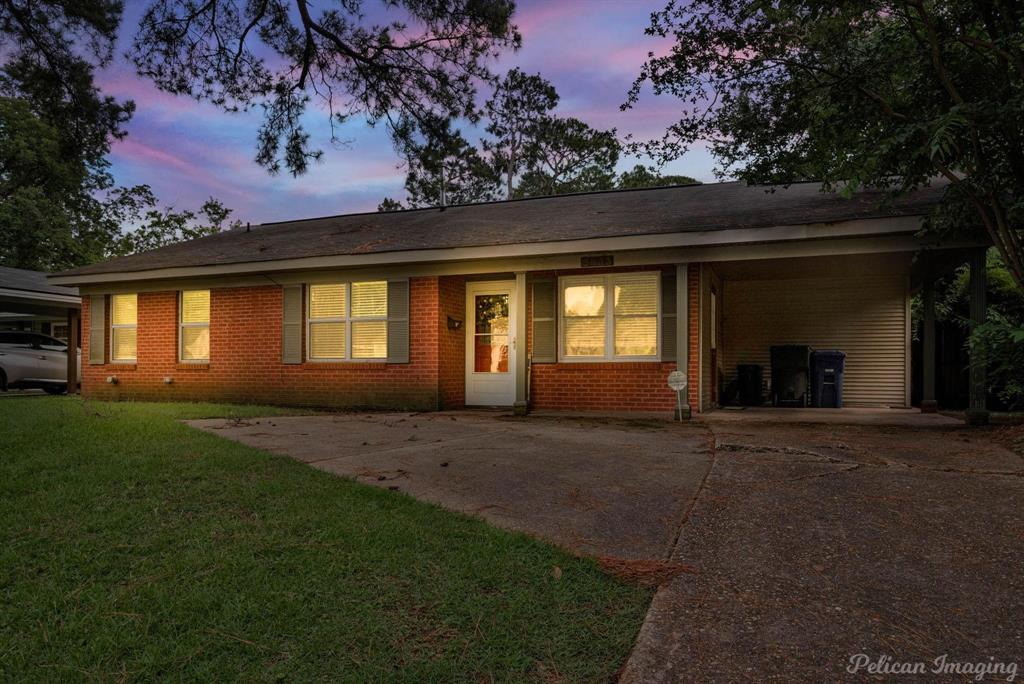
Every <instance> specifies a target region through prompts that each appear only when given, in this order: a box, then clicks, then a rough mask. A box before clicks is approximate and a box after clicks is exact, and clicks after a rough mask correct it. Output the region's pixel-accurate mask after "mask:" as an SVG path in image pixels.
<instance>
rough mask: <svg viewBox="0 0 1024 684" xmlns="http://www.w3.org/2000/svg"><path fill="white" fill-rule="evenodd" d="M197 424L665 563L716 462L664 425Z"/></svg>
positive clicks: (503, 519) (491, 417)
mask: <svg viewBox="0 0 1024 684" xmlns="http://www.w3.org/2000/svg"><path fill="white" fill-rule="evenodd" d="M189 424H190V425H193V426H195V427H199V428H201V429H204V430H209V431H211V432H215V433H216V434H218V435H220V436H222V437H229V438H231V439H235V440H238V441H240V442H243V443H245V444H249V445H251V446H255V447H258V448H260V449H265V450H267V451H271V452H274V453H279V454H285V455H288V456H291V457H293V458H296V459H298V460H300V461H303V462H305V463H309V464H310V465H312V466H314V467H316V468H320V469H321V470H326V471H328V472H332V473H336V474H338V475H342V476H345V477H351V478H354V479H356V480H358V481H360V482H365V483H368V484H372V485H377V486H381V487H387V488H389V489H395V490H398V491H402V492H406V493H408V494H411V495H413V496H415V497H417V498H420V499H423V500H424V501H430V502H433V503H436V504H440V505H442V506H444V507H446V508H449V509H452V510H455V511H460V512H464V513H471V514H474V515H479V516H481V517H483V518H484V519H486V520H487V521H488V522H491V523H492V524H494V525H497V526H499V527H504V528H506V529H511V530H516V531H519V532H526V533H528V534H531V535H534V536H537V537H540V538H543V539H547V540H549V541H551V542H554V543H556V544H558V545H560V546H563V547H565V548H567V549H569V550H571V551H574V552H576V553H580V554H585V555H594V556H613V557H620V558H627V559H664V558H666V557H667V556H668V555H669V554H670V553H671V550H672V548H673V545H674V543H675V539H676V532H677V531H678V529H679V524H680V521H681V520H682V516H683V513H684V511H685V509H686V508H687V507H688V506H689V504H690V502H691V501H692V500H693V497H694V495H695V493H696V491H697V488H698V487H699V486H700V483H701V481H702V480H703V479H704V475H705V473H707V470H708V466H709V464H710V462H711V457H710V443H709V441H708V435H707V432H706V431H704V430H703V429H702V428H700V427H698V426H694V425H678V424H673V423H668V422H665V421H646V420H614V419H596V418H576V419H565V418H560V419H543V418H530V419H526V420H523V419H515V418H511V417H507V416H503V415H501V414H497V413H488V412H471V411H463V412H458V413H429V414H387V413H360V414H335V415H316V416H293V417H278V418H263V419H253V420H246V421H228V420H223V419H218V420H196V421H189Z"/></svg>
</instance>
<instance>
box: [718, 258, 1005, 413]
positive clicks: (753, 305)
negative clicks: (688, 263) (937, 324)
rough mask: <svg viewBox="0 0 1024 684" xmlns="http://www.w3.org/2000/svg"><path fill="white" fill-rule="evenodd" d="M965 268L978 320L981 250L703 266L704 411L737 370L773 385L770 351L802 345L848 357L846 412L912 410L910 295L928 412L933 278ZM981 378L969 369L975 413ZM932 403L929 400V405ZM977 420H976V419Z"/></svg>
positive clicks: (724, 394) (980, 402) (722, 397)
mask: <svg viewBox="0 0 1024 684" xmlns="http://www.w3.org/2000/svg"><path fill="white" fill-rule="evenodd" d="M965 261H969V262H970V264H971V274H972V276H971V279H972V288H971V290H972V301H971V314H972V315H971V317H972V320H975V321H981V320H984V316H985V311H984V308H985V301H984V293H985V282H984V281H985V270H984V263H985V262H984V248H969V249H964V248H959V249H942V250H939V249H935V250H931V251H927V252H921V251H918V250H914V251H911V250H909V249H908V250H905V251H891V252H885V253H861V254H847V255H842V254H831V255H823V256H808V257H791V258H777V259H745V260H735V261H716V262H709V263H706V264H704V265H703V267H702V270H701V276H700V281H701V286H700V290H699V302H698V306H699V311H700V314H699V315H700V318H701V321H702V325H701V330H702V334H701V336H700V339H699V340H698V343H699V345H700V350H701V353H700V355H699V356H700V359H701V368H700V374H699V378H700V387H699V394H700V399H701V405H702V406H711V407H714V406H719V405H721V404H723V403H725V402H726V401H728V399H729V396H728V395H729V390H730V389H731V388H733V387H735V386H736V383H737V375H738V373H737V367H738V366H739V365H740V364H756V365H758V366H761V367H762V368H763V372H764V378H765V381H766V382H767V379H768V378H769V377H770V367H771V361H770V351H769V350H770V348H771V347H772V346H774V345H807V346H809V347H811V348H814V349H819V350H831V349H835V350H840V351H843V352H844V353H845V354H846V369H845V382H844V390H843V405H844V406H849V407H860V408H909V407H910V405H911V396H910V395H911V312H910V302H911V295H912V294H913V293H915V292H921V294H922V301H923V305H924V306H923V313H924V320H923V321H922V326H921V334H922V338H923V340H924V357H925V358H924V364H923V367H924V379H925V397H924V398H925V400H926V401H924V402H923V403H922V410H924V411H929V410H932V411H934V410H935V404H934V401H933V400H934V365H935V364H934V351H933V350H934V333H933V330H934V328H933V320H934V301H933V299H934V298H933V297H932V296H931V287H930V285H931V282H932V281H933V280H934V278H935V277H936V275H937V274H938V273H941V272H945V271H947V270H949V269H950V268H951V267H955V266H957V265H960V264H962V263H964V262H965ZM929 354H931V356H929ZM984 385H985V381H984V372H983V369H974V370H972V382H971V396H972V407H974V408H976V409H977V410H980V411H983V410H984ZM928 400H932V401H928ZM979 417H980V416H979Z"/></svg>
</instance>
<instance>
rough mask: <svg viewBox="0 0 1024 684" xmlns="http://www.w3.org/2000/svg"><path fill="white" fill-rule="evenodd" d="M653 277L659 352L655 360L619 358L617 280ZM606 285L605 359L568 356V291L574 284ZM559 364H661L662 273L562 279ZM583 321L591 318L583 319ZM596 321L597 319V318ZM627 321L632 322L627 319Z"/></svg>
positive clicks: (656, 340)
mask: <svg viewBox="0 0 1024 684" xmlns="http://www.w3.org/2000/svg"><path fill="white" fill-rule="evenodd" d="M635 276H649V277H650V278H651V279H652V280H654V283H655V287H656V290H655V301H656V303H657V306H656V314H655V320H656V321H657V323H656V326H655V333H654V334H655V350H656V353H655V354H654V355H652V356H616V355H615V294H614V293H615V280H616V279H618V278H624V277H635ZM595 280H603V281H604V288H605V290H604V293H605V294H604V350H605V351H604V356H569V355H567V354H566V353H565V309H564V307H563V306H562V304H563V302H564V300H565V288H566V287H567V286H570V285H573V284H574V283H592V282H594V281H595ZM555 305H556V306H557V307H558V361H559V363H629V362H636V361H650V362H660V361H661V273H660V272H659V271H630V272H629V273H607V274H595V275H572V276H561V277H559V279H558V301H557V302H555ZM580 318H587V317H586V316H581V317H580ZM594 318H596V317H594ZM624 318H632V316H626V317H624Z"/></svg>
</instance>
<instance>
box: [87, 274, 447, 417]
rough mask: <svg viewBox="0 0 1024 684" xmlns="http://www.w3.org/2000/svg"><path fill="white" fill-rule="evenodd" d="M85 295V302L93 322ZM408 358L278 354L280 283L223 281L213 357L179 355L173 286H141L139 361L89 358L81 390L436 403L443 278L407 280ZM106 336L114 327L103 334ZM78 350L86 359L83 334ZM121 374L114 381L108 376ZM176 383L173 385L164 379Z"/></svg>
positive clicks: (214, 317) (279, 400)
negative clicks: (313, 358) (293, 360)
mask: <svg viewBox="0 0 1024 684" xmlns="http://www.w3.org/2000/svg"><path fill="white" fill-rule="evenodd" d="M88 302H89V298H88V297H85V298H84V301H83V305H82V324H83V326H84V327H83V329H84V330H88V329H89V328H88V326H89V304H88ZM409 304H410V312H411V320H410V331H409V337H410V349H409V361H410V362H409V363H408V364H387V363H362V362H349V363H315V362H306V363H302V364H295V365H288V364H283V363H281V313H282V311H281V307H282V290H281V288H279V287H277V286H266V287H244V288H218V289H214V290H212V291H211V293H210V363H209V364H206V365H201V366H197V365H192V364H179V363H178V361H177V357H178V330H177V317H178V311H177V308H178V307H177V293H176V292H174V291H167V292H143V293H140V294H139V317H138V360H137V363H135V364H132V365H126V364H112V363H107V364H104V365H90V364H88V363H83V368H82V394H83V396H85V397H88V398H97V399H142V400H158V401H159V400H205V401H233V402H266V403H273V404H301V405H309V406H346V407H347V406H379V407H390V408H410V409H420V410H429V409H434V408H437V405H438V336H439V333H440V330H439V323H438V321H439V307H438V280H437V278H413V279H412V280H411V281H410V287H409ZM106 337H107V339H108V340H109V331H108V332H107V335H106ZM82 346H83V349H82V359H83V360H87V359H88V358H89V351H88V335H83V345H82ZM111 375H115V376H117V379H118V382H117V384H116V385H109V384H107V383H106V378H107V377H108V376H111ZM165 377H170V378H172V380H173V382H172V383H171V384H170V385H168V384H165V383H164V378H165Z"/></svg>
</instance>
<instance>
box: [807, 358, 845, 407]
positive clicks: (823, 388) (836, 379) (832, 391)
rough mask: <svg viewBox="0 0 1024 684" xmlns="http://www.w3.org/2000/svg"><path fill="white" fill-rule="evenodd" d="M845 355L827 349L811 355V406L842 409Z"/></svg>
mask: <svg viewBox="0 0 1024 684" xmlns="http://www.w3.org/2000/svg"><path fill="white" fill-rule="evenodd" d="M845 369H846V354H845V353H844V352H841V351H838V350H835V349H828V350H821V351H816V352H814V353H812V354H811V405H812V406H815V407H817V408H843V372H844V371H845Z"/></svg>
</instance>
